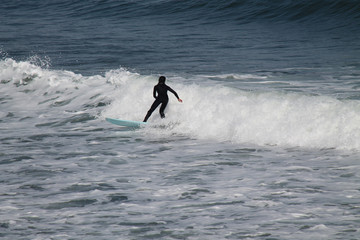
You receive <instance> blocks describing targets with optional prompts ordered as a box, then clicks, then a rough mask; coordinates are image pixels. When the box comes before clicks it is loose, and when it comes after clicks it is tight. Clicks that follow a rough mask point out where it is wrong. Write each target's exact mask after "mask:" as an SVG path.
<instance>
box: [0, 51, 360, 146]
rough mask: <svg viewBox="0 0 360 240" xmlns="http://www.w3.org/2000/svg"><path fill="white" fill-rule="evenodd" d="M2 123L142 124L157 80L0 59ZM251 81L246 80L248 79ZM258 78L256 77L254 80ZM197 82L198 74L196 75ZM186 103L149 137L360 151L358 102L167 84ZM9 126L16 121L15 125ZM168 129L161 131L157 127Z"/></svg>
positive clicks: (172, 109)
mask: <svg viewBox="0 0 360 240" xmlns="http://www.w3.org/2000/svg"><path fill="white" fill-rule="evenodd" d="M0 76H1V78H0V85H1V88H0V93H1V98H0V104H1V106H2V108H1V111H0V116H1V119H2V120H1V121H0V124H1V123H7V124H8V127H13V130H14V131H16V130H18V128H19V125H18V124H20V123H24V122H26V128H28V127H29V126H35V127H38V128H40V131H41V129H44V128H53V127H56V128H59V127H60V128H61V127H64V126H65V125H76V126H77V128H82V126H83V125H85V124H86V125H87V126H89V125H95V126H97V127H101V128H104V127H106V126H108V127H111V126H110V125H107V124H108V123H106V122H105V121H104V118H105V117H117V118H123V119H131V120H142V119H143V117H144V114H145V113H146V111H147V110H148V108H149V107H150V104H151V103H152V101H153V99H152V87H153V85H154V84H155V83H156V81H157V76H153V75H145V76H144V75H140V74H138V73H133V72H130V71H128V70H126V69H116V70H111V71H108V72H106V73H105V74H104V75H103V76H100V75H93V76H82V75H80V74H75V73H73V72H70V71H63V70H50V69H47V68H44V67H39V66H36V65H34V64H32V63H30V62H28V61H23V62H17V61H15V60H13V59H9V58H8V59H5V60H2V61H0ZM243 77H246V75H243ZM250 77H253V76H250ZM193 78H196V76H193ZM168 84H169V85H170V86H172V87H173V88H174V89H175V90H176V91H177V92H178V93H179V95H180V97H181V98H182V99H183V100H184V103H183V104H180V103H177V101H175V98H173V97H172V96H170V102H169V105H168V108H167V112H166V114H167V118H166V119H165V120H161V119H160V117H159V116H158V114H157V113H154V114H153V115H152V117H151V118H150V120H149V121H150V123H152V124H150V127H147V128H145V129H142V130H140V131H142V132H143V134H145V135H149V136H150V135H154V134H155V135H156V134H163V135H169V134H170V135H172V134H179V135H185V136H188V137H193V138H198V139H213V140H216V141H230V142H233V143H236V144H241V143H251V144H257V145H277V146H285V147H305V148H336V149H354V150H360V129H359V127H358V123H359V121H360V101H358V100H338V99H336V98H333V97H329V96H321V95H320V96H309V95H306V94H302V93H291V92H277V91H271V92H269V91H268V92H263V91H244V90H240V89H236V88H231V87H226V86H224V85H221V84H219V83H216V84H212V85H211V84H207V83H204V82H203V84H201V81H199V83H198V84H188V83H186V79H183V78H182V77H181V76H177V77H176V76H174V77H172V78H169V82H168ZM9 123H11V124H10V125H9ZM159 124H160V125H165V128H160V129H159V128H158V127H157V125H159Z"/></svg>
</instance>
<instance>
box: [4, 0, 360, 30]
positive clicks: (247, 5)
mask: <svg viewBox="0 0 360 240" xmlns="http://www.w3.org/2000/svg"><path fill="white" fill-rule="evenodd" d="M2 5H3V9H4V10H6V11H4V14H5V15H8V14H11V10H14V9H16V11H17V12H20V13H21V11H24V14H32V13H29V12H31V11H34V12H36V13H40V12H41V13H42V14H44V16H45V17H49V16H53V17H55V18H58V19H59V20H60V21H61V18H64V17H68V18H69V17H70V18H82V19H92V20H95V19H96V18H107V19H109V20H117V21H123V20H124V18H126V17H133V18H141V17H144V16H145V17H146V16H147V17H148V16H150V17H155V18H163V17H165V18H168V19H171V20H172V21H176V19H177V20H179V21H183V20H202V21H205V23H211V24H213V23H224V22H225V23H229V22H231V21H235V22H238V23H239V22H240V23H242V22H250V21H254V20H264V21H267V22H271V21H277V22H278V21H306V22H312V23H313V22H318V23H320V22H324V21H325V22H328V23H332V24H337V23H338V22H339V21H340V22H341V23H344V22H346V23H347V24H351V25H354V24H355V25H356V26H358V25H359V21H358V20H359V18H360V3H359V2H358V1H353V0H314V1H307V0H299V1H292V0H290V1H289V0H278V1H267V0H230V1H229V0H220V1H219V0H210V1H209V0H199V1H174V0H163V1H159V0H149V1H133V0H125V1H114V0H106V1H91V2H85V1H80V0H77V1H60V0H55V1H51V2H42V1H33V2H32V4H24V3H22V2H21V1H5V2H4V3H2ZM9 12H10V13H9ZM338 24H339V23H338Z"/></svg>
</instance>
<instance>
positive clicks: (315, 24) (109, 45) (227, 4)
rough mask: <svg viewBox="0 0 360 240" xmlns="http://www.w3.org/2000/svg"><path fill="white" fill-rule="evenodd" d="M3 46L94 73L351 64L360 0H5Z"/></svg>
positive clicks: (17, 54) (18, 54) (16, 55)
mask: <svg viewBox="0 0 360 240" xmlns="http://www.w3.org/2000/svg"><path fill="white" fill-rule="evenodd" d="M0 11H1V12H0V13H1V17H0V18H1V26H0V32H1V35H0V44H1V47H2V50H3V51H4V52H6V53H7V54H8V55H9V56H10V57H12V58H13V59H15V60H25V59H27V58H28V57H29V56H33V55H35V54H36V55H39V56H42V57H44V56H47V57H49V58H50V59H51V64H52V66H53V67H54V68H56V69H59V68H60V69H67V70H71V71H75V72H80V73H86V74H92V73H98V72H104V71H106V70H109V69H116V68H118V67H119V66H122V67H127V68H135V69H137V70H138V71H144V72H154V73H162V72H181V73H183V72H184V73H209V72H211V73H219V72H254V71H262V70H266V71H272V70H274V69H279V68H288V67H311V68H314V67H316V68H321V67H332V68H337V67H339V66H354V65H355V66H358V64H359V63H358V62H359V61H358V60H359V57H358V56H359V52H360V49H359V37H360V33H359V32H360V31H359V18H360V16H359V15H360V13H359V12H360V4H359V3H358V2H357V1H328V0H322V1H320V0H317V1H311V2H308V1H271V2H269V1H261V0H257V1H245V0H243V1H146V2H144V1H90V2H87V3H84V2H83V1H25V2H24V1H4V2H3V3H2V6H1V9H0Z"/></svg>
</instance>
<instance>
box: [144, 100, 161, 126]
mask: <svg viewBox="0 0 360 240" xmlns="http://www.w3.org/2000/svg"><path fill="white" fill-rule="evenodd" d="M160 103H161V101H159V100H158V99H156V100H155V101H154V103H153V104H152V105H151V107H150V109H149V111H148V112H147V114H146V116H145V118H144V121H143V122H146V121H147V120H148V119H149V117H150V116H151V114H152V112H153V111H154V110H155V109H156V108H157V107H158V106H159V104H160Z"/></svg>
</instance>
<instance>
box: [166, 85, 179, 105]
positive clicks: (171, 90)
mask: <svg viewBox="0 0 360 240" xmlns="http://www.w3.org/2000/svg"><path fill="white" fill-rule="evenodd" d="M168 90H169V91H170V92H172V93H173V94H174V95H175V97H176V98H177V100H178V101H179V102H182V100H181V99H180V98H179V95H178V94H177V93H176V92H175V91H174V90H173V89H172V88H171V87H169V86H168Z"/></svg>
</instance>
